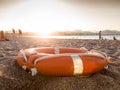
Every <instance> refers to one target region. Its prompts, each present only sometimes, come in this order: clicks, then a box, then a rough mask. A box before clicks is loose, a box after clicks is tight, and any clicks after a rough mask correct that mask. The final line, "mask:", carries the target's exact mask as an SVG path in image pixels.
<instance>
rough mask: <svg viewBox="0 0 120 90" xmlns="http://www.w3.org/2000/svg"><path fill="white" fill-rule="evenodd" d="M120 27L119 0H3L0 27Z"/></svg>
mask: <svg viewBox="0 0 120 90" xmlns="http://www.w3.org/2000/svg"><path fill="white" fill-rule="evenodd" d="M12 28H14V29H22V30H23V31H34V32H40V33H50V32H53V31H64V30H71V31H73V30H83V31H84V30H90V31H99V30H106V29H110V30H120V1H119V0H0V30H11V29H12Z"/></svg>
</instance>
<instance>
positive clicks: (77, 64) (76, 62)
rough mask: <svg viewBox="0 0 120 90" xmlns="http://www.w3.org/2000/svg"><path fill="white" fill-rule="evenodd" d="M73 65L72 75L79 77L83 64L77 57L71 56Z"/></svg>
mask: <svg viewBox="0 0 120 90" xmlns="http://www.w3.org/2000/svg"><path fill="white" fill-rule="evenodd" d="M71 57H72V60H73V63H74V75H80V74H82V73H83V62H82V60H81V58H80V56H79V55H71Z"/></svg>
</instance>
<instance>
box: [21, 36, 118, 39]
mask: <svg viewBox="0 0 120 90" xmlns="http://www.w3.org/2000/svg"><path fill="white" fill-rule="evenodd" d="M23 37H35V38H36V37H37V38H55V39H99V36H98V35H79V36H78V35H77V36H23ZM113 37H115V38H116V39H117V40H120V35H103V36H102V39H109V40H113Z"/></svg>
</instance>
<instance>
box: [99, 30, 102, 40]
mask: <svg viewBox="0 0 120 90" xmlns="http://www.w3.org/2000/svg"><path fill="white" fill-rule="evenodd" d="M101 33H102V31H99V39H102V37H101Z"/></svg>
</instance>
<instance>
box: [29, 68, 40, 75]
mask: <svg viewBox="0 0 120 90" xmlns="http://www.w3.org/2000/svg"><path fill="white" fill-rule="evenodd" d="M37 73H38V71H37V69H36V68H31V74H32V76H35V75H36V74H37Z"/></svg>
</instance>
